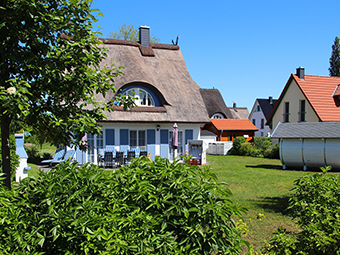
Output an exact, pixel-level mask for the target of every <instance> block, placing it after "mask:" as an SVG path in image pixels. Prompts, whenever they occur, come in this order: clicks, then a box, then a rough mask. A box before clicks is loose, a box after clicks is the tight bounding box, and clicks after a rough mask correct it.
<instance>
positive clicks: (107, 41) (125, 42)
mask: <svg viewBox="0 0 340 255" xmlns="http://www.w3.org/2000/svg"><path fill="white" fill-rule="evenodd" d="M97 40H99V41H102V42H103V43H104V44H115V45H125V46H134V47H139V46H140V45H141V44H140V43H139V42H136V41H129V40H120V39H111V38H97ZM150 46H151V47H152V48H153V49H166V50H179V46H178V45H172V44H163V43H150Z"/></svg>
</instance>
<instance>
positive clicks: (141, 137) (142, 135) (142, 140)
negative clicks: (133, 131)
mask: <svg viewBox="0 0 340 255" xmlns="http://www.w3.org/2000/svg"><path fill="white" fill-rule="evenodd" d="M138 146H139V147H143V146H145V130H139V131H138Z"/></svg>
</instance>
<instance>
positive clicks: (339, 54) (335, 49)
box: [328, 37, 340, 76]
mask: <svg viewBox="0 0 340 255" xmlns="http://www.w3.org/2000/svg"><path fill="white" fill-rule="evenodd" d="M329 64H330V67H329V68H328V70H329V75H330V76H340V45H339V38H338V37H335V40H334V44H333V45H332V55H331V57H330V59H329Z"/></svg>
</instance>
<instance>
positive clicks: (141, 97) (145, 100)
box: [123, 88, 155, 106]
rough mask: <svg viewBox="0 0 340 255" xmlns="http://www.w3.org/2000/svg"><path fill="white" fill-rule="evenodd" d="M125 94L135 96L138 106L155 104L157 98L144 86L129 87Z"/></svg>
mask: <svg viewBox="0 0 340 255" xmlns="http://www.w3.org/2000/svg"><path fill="white" fill-rule="evenodd" d="M123 95H130V96H131V97H133V98H135V104H136V105H137V106H155V100H154V99H153V97H152V95H151V94H150V93H149V92H147V91H146V90H144V89H142V88H131V89H128V90H126V91H125V92H124V94H123Z"/></svg>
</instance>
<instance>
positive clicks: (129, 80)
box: [97, 39, 210, 123]
mask: <svg viewBox="0 0 340 255" xmlns="http://www.w3.org/2000/svg"><path fill="white" fill-rule="evenodd" d="M101 40H102V41H103V42H104V44H103V46H102V47H105V48H107V49H108V52H107V58H106V59H105V60H104V61H103V63H102V65H111V64H112V63H114V64H115V65H116V66H123V67H124V69H123V72H124V74H125V75H123V76H120V77H117V78H115V87H116V88H117V93H119V91H121V89H123V88H124V87H125V86H126V85H131V84H136V85H137V84H139V85H140V84H142V85H144V86H146V87H148V88H151V89H152V90H153V91H155V93H156V94H158V95H159V97H160V101H162V103H163V106H161V107H138V108H133V109H132V110H130V111H122V110H121V109H120V108H119V107H115V109H116V110H115V111H114V112H110V113H107V114H106V116H107V119H108V121H110V122H171V123H173V122H178V123H181V122H182V123H206V122H209V121H210V120H209V116H208V113H207V110H206V108H205V104H204V102H203V99H202V96H201V93H200V87H199V86H198V85H197V84H196V83H195V82H194V81H193V80H192V79H191V77H190V74H189V72H188V69H187V67H186V64H185V62H184V59H183V56H182V53H181V51H180V49H179V47H178V46H177V45H165V44H150V46H148V47H143V46H141V45H140V43H138V42H130V41H123V40H114V39H101ZM114 96H115V95H114V94H113V93H112V92H111V93H107V94H106V97H105V98H103V97H101V96H98V97H97V98H98V99H99V100H101V101H105V100H110V99H112V98H113V97H114Z"/></svg>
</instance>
